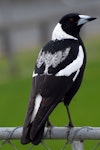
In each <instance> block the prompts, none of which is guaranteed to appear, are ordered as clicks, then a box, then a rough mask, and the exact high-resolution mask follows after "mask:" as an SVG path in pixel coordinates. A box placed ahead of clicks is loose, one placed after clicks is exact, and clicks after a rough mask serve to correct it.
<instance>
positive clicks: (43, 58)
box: [34, 47, 70, 76]
mask: <svg viewBox="0 0 100 150" xmlns="http://www.w3.org/2000/svg"><path fill="white" fill-rule="evenodd" d="M69 52H70V47H68V48H66V49H65V50H64V51H61V50H59V51H57V52H55V53H53V54H52V53H50V52H48V51H47V52H41V53H40V54H39V57H38V59H37V68H40V67H41V66H42V64H44V65H45V70H44V74H48V69H49V67H50V66H52V67H53V68H56V67H57V66H58V65H59V64H60V63H61V62H63V61H64V60H65V59H66V58H67V56H68V54H69ZM34 76H37V74H34Z"/></svg>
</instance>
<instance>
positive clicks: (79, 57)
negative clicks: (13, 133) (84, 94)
mask: <svg viewBox="0 0 100 150" xmlns="http://www.w3.org/2000/svg"><path fill="white" fill-rule="evenodd" d="M94 19H96V18H94V17H91V16H87V15H80V14H76V13H72V14H67V15H65V16H64V17H62V18H61V20H60V21H59V23H58V24H57V25H56V26H55V28H54V30H53V33H52V38H51V40H50V41H49V42H48V43H47V44H46V45H45V46H44V47H43V48H42V49H41V50H40V53H39V55H38V58H37V61H36V65H35V70H34V71H33V75H32V90H31V96H30V99H29V104H28V110H27V114H26V119H25V122H24V127H23V133H22V138H21V143H22V144H27V143H29V142H32V143H33V144H34V145H37V144H39V143H40V142H41V140H42V139H43V133H44V127H45V124H46V122H47V120H48V117H49V115H50V113H51V112H52V111H53V110H54V108H55V107H56V106H57V105H58V104H59V103H60V102H63V103H64V104H65V106H66V108H67V111H68V105H69V104H70V101H71V100H72V98H73V96H74V95H75V93H76V92H77V91H78V89H79V87H80V85H81V82H82V79H83V74H84V69H85V65H86V51H85V47H84V44H83V42H82V40H81V38H80V36H79V32H80V29H81V27H82V26H83V25H84V24H85V23H87V22H89V21H92V20H94ZM68 114H69V111H68ZM69 121H71V119H70V115H69ZM71 123H72V122H70V123H69V124H71Z"/></svg>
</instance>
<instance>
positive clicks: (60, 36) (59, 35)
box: [52, 23, 78, 41]
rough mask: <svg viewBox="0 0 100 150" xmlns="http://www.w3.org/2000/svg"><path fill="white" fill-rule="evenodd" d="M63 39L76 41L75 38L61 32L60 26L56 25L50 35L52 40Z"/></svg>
mask: <svg viewBox="0 0 100 150" xmlns="http://www.w3.org/2000/svg"><path fill="white" fill-rule="evenodd" d="M63 39H74V40H78V39H77V38H76V37H74V36H72V35H69V34H67V33H66V32H64V31H63V29H62V27H61V24H60V23H58V24H57V25H56V27H55V28H54V30H53V33H52V40H53V41H55V40H63Z"/></svg>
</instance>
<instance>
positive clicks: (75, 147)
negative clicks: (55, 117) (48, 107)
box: [0, 126, 100, 150]
mask: <svg viewBox="0 0 100 150" xmlns="http://www.w3.org/2000/svg"><path fill="white" fill-rule="evenodd" d="M21 135H22V127H0V140H5V141H6V140H7V141H10V140H12V139H20V138H21ZM44 139H66V141H68V142H70V143H72V150H83V149H84V145H83V141H84V140H100V127H89V126H86V127H73V128H68V127H52V128H51V131H50V130H49V129H48V128H45V131H44ZM68 142H66V143H65V145H64V147H63V148H62V150H65V147H66V144H67V143H68ZM10 144H12V143H11V142H10Z"/></svg>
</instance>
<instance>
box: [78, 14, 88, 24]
mask: <svg viewBox="0 0 100 150" xmlns="http://www.w3.org/2000/svg"><path fill="white" fill-rule="evenodd" d="M79 17H80V19H79V21H78V25H82V24H84V23H86V22H88V19H89V18H91V17H90V16H87V15H79Z"/></svg>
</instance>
